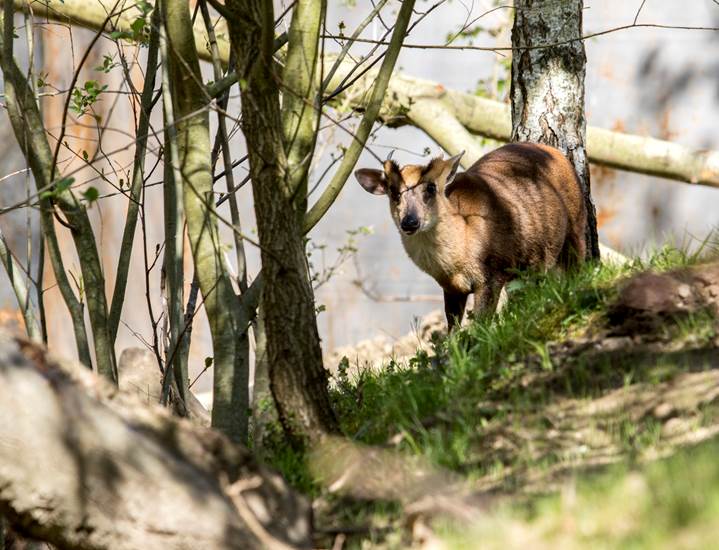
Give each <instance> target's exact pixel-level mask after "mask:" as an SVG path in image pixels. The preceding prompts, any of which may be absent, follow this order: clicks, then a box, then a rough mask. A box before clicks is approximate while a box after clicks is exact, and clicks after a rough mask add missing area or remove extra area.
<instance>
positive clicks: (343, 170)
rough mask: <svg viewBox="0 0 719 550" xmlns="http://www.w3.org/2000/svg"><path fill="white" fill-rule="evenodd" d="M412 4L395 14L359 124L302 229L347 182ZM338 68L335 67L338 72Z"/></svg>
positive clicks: (313, 221) (369, 128)
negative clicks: (388, 40) (390, 35)
mask: <svg viewBox="0 0 719 550" xmlns="http://www.w3.org/2000/svg"><path fill="white" fill-rule="evenodd" d="M413 7H414V0H407V1H405V2H403V3H402V7H401V8H400V10H399V13H398V14H397V21H396V22H395V27H394V31H393V32H392V39H391V40H390V45H389V47H388V48H387V52H386V54H385V58H384V61H383V62H382V67H380V70H379V72H378V73H377V74H375V78H374V82H373V83H372V88H371V89H372V94H371V96H370V99H369V102H368V103H367V105H366V110H365V113H364V116H363V117H362V121H361V122H360V125H359V128H357V132H356V134H355V135H354V137H353V139H352V143H351V145H350V146H349V147H348V148H347V151H346V152H345V154H344V157H343V159H342V163H341V164H340V166H339V168H337V171H336V172H335V175H334V176H333V177H332V180H331V181H330V183H329V184H328V185H327V187H326V188H325V190H324V191H323V192H322V195H321V196H320V198H319V199H317V202H316V203H315V204H314V205H313V206H312V208H311V209H310V211H309V212H308V213H307V216H306V217H305V221H304V228H303V229H304V232H305V233H307V232H308V231H310V230H311V229H312V228H313V227H314V226H315V225H316V224H317V222H318V221H320V219H322V216H324V215H325V213H326V212H327V210H328V209H329V207H330V206H332V204H333V203H334V201H335V199H336V198H337V196H338V195H339V193H340V191H341V190H342V188H343V187H344V184H345V183H346V182H347V178H349V176H350V174H351V173H352V170H353V169H354V167H355V164H357V159H358V158H359V156H360V154H361V153H362V150H363V149H364V146H365V143H366V141H367V138H368V137H369V134H370V132H371V131H372V126H373V125H374V123H375V120H376V119H377V116H378V115H379V111H380V107H381V106H382V102H383V100H384V98H385V92H386V90H387V86H388V84H389V81H390V77H391V76H392V71H393V70H394V65H395V62H396V61H397V57H398V56H399V51H400V49H401V48H402V42H403V41H404V37H405V33H406V31H407V26H408V25H409V20H410V18H411V17H412V8H413ZM340 72H341V71H339V70H338V71H337V72H336V73H335V76H337V75H338V74H339V73H340Z"/></svg>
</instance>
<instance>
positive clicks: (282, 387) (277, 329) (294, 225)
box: [226, 0, 337, 439]
mask: <svg viewBox="0 0 719 550" xmlns="http://www.w3.org/2000/svg"><path fill="white" fill-rule="evenodd" d="M226 9H227V11H228V13H229V18H228V23H229V28H230V39H231V41H232V47H233V48H234V49H235V53H236V56H237V74H238V75H239V77H240V91H241V95H242V131H243V133H244V134H245V139H246V142H247V150H248V154H249V157H250V174H251V176H252V192H253V195H254V200H255V214H256V217H257V229H258V234H259V240H260V246H261V258H262V277H263V286H262V297H261V307H262V310H263V312H264V329H265V333H266V337H267V352H266V353H267V362H268V365H269V377H270V387H271V389H272V395H273V396H274V398H275V404H276V405H277V410H278V413H279V416H280V420H281V422H282V425H283V427H284V429H285V432H286V433H287V434H288V435H291V436H300V437H309V438H310V439H317V438H319V437H321V436H322V435H324V434H325V433H328V432H334V431H336V430H337V421H336V419H335V416H334V413H333V411H332V407H331V404H330V399H329V392H328V388H327V373H326V371H325V369H324V366H323V364H322V351H321V349H320V339H319V334H318V331H317V320H316V318H315V309H314V297H313V293H312V287H311V285H310V280H309V275H308V267H307V258H306V256H305V248H304V237H303V231H302V216H301V214H302V212H300V211H299V210H298V208H300V207H299V206H298V203H302V202H303V201H297V200H296V187H294V186H293V185H292V178H291V177H290V175H289V174H288V173H287V166H288V164H287V157H286V154H285V150H284V146H283V144H284V138H283V131H282V130H283V126H282V118H281V115H280V97H279V86H278V82H279V77H278V75H277V74H276V72H275V71H276V68H275V65H274V61H273V58H272V54H273V52H274V47H273V41H274V14H273V9H272V2H266V1H265V0H232V1H228V2H227V3H226Z"/></svg>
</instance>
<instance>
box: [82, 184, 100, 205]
mask: <svg viewBox="0 0 719 550" xmlns="http://www.w3.org/2000/svg"><path fill="white" fill-rule="evenodd" d="M82 196H83V197H85V200H86V201H87V202H89V203H90V204H92V203H93V202H95V201H96V200H97V199H98V198H99V197H100V193H99V192H98V190H97V188H96V187H88V188H87V189H85V190H84V191H83V192H82Z"/></svg>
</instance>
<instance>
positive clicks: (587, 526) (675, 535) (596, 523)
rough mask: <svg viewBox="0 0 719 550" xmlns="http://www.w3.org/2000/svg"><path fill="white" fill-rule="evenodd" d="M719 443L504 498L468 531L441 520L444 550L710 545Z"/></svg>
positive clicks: (717, 503) (716, 529) (718, 509)
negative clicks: (556, 488)
mask: <svg viewBox="0 0 719 550" xmlns="http://www.w3.org/2000/svg"><path fill="white" fill-rule="evenodd" d="M718 453H719V442H717V441H712V442H709V443H705V444H702V445H699V446H697V447H692V448H687V449H683V450H681V451H680V452H678V453H677V454H675V455H674V456H672V457H671V458H668V459H664V460H659V461H656V462H653V463H649V464H644V465H642V466H640V467H634V466H627V465H626V464H622V465H618V466H614V467H610V468H609V469H608V471H605V472H602V473H601V474H598V475H596V474H595V475H590V476H586V477H585V478H582V479H580V480H578V481H576V482H570V483H568V484H566V485H565V488H564V490H563V491H561V492H560V493H558V494H553V495H550V496H543V497H535V498H532V499H529V500H525V501H523V502H520V503H517V502H511V501H508V502H507V503H505V504H504V505H501V506H499V507H498V508H496V509H494V510H493V511H491V512H488V513H485V514H482V516H481V517H480V518H479V520H478V521H477V522H476V523H475V524H474V525H473V526H472V528H470V529H467V528H466V526H457V525H453V524H451V523H444V524H440V525H439V526H437V527H436V528H437V534H438V535H439V537H440V539H442V540H443V541H444V542H445V544H447V547H448V548H458V549H459V548H462V549H471V548H477V547H479V545H478V544H477V541H481V548H487V549H491V548H518V547H521V546H524V547H531V548H537V549H541V548H560V547H561V548H567V549H571V548H636V549H641V548H647V549H649V548H652V549H654V548H672V549H674V548H713V547H715V546H716V540H717V537H719V523H718V522H717V521H716V518H717V517H719V515H718V514H719V462H718V461H717V460H716V457H717V454H718Z"/></svg>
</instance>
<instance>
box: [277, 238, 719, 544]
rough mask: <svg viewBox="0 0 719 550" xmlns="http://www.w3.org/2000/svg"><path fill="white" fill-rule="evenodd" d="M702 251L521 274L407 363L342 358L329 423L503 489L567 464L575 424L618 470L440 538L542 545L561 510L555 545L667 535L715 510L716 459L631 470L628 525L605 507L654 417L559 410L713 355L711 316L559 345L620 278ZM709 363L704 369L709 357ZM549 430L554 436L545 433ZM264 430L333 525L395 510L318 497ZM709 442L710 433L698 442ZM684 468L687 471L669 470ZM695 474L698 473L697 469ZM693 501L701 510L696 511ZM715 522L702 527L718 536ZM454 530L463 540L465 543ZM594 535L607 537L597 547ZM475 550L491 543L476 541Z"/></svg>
mask: <svg viewBox="0 0 719 550" xmlns="http://www.w3.org/2000/svg"><path fill="white" fill-rule="evenodd" d="M715 249H716V246H715V245H714V244H713V243H709V244H708V243H704V245H703V246H702V247H700V250H699V251H697V252H694V253H688V252H686V251H682V250H679V249H676V248H671V247H665V248H663V249H660V250H658V251H657V252H655V253H654V254H652V255H651V256H650V257H649V259H647V260H644V261H642V260H635V261H634V262H632V263H631V264H629V265H625V266H621V267H619V266H612V265H601V266H596V265H590V264H588V265H585V266H584V267H582V268H581V269H580V270H579V271H578V272H576V273H572V274H569V275H563V274H559V273H550V274H543V275H540V274H525V275H523V276H522V277H520V278H519V279H517V280H516V281H514V282H513V283H512V284H511V285H510V286H509V288H508V293H509V301H508V304H507V306H506V307H505V309H504V310H503V312H502V313H501V315H499V316H495V317H494V318H493V319H479V320H475V321H474V322H472V323H470V324H469V325H468V326H467V327H465V328H463V329H462V330H461V331H459V332H457V333H455V334H453V335H452V336H451V337H450V338H437V339H436V340H435V342H434V350H433V351H434V353H431V354H428V353H426V352H420V353H418V354H417V355H416V356H415V357H413V358H412V359H411V360H410V361H409V362H408V363H407V364H400V363H395V362H389V363H388V364H387V365H386V368H384V369H382V370H381V371H379V372H378V371H371V370H366V371H363V372H360V373H359V374H357V375H350V374H349V372H350V370H351V369H349V365H348V364H347V363H346V361H345V363H344V364H341V365H340V368H339V371H338V374H337V375H336V376H335V379H334V381H333V382H334V383H333V389H332V399H333V404H334V407H335V410H336V412H337V414H338V417H339V419H340V422H341V427H342V430H343V432H344V433H345V435H346V436H348V437H349V438H351V439H353V440H355V441H357V442H360V443H364V444H369V445H381V446H385V447H386V446H390V447H393V448H394V449H396V450H398V451H399V452H400V453H404V454H409V455H413V456H416V457H420V458H421V459H423V460H425V461H427V462H429V463H430V464H432V465H434V466H437V467H440V468H443V469H448V470H451V471H453V472H455V473H459V474H461V475H462V476H463V477H464V478H465V479H466V480H467V481H468V482H469V483H479V482H480V481H482V482H483V483H484V485H482V486H484V487H491V488H492V489H493V490H494V491H497V490H498V491H499V492H500V493H503V494H508V495H512V494H514V495H516V494H519V493H523V492H525V491H526V489H527V487H528V481H527V480H528V479H529V478H530V477H535V478H536V477H537V474H538V473H539V474H546V477H548V478H549V477H551V475H553V474H552V472H553V471H554V469H557V468H560V467H561V468H564V467H565V466H567V465H570V466H571V465H573V464H575V463H578V462H577V459H576V457H575V455H576V456H579V455H581V453H583V452H584V451H582V450H581V448H582V447H585V446H586V445H584V444H583V445H580V446H577V445H575V446H572V445H565V444H564V443H563V439H562V437H564V439H567V438H571V437H573V436H574V434H575V433H581V434H582V437H584V441H585V443H586V442H589V443H588V445H589V448H590V450H589V453H590V454H591V452H593V448H592V445H593V441H594V440H597V441H599V443H597V445H598V446H599V447H601V446H604V447H603V449H602V451H603V452H604V451H606V450H607V449H610V450H611V453H613V455H614V458H613V459H612V460H615V459H618V460H623V461H624V464H625V466H623V467H620V468H615V469H614V470H613V471H612V473H610V474H606V477H599V478H596V479H595V478H592V480H591V481H590V482H587V483H586V484H585V483H584V482H582V483H580V489H578V495H579V496H578V497H577V504H576V505H574V504H573V505H572V506H574V508H572V511H571V513H569V515H567V512H566V506H567V504H566V502H565V501H564V500H562V498H561V497H559V496H556V495H555V496H553V497H545V498H543V499H539V500H536V499H533V500H531V502H532V504H531V505H527V506H525V507H524V508H521V507H520V508H517V507H516V506H515V505H514V504H511V505H510V506H509V507H508V508H502V509H501V510H500V511H499V512H498V513H497V514H495V515H492V517H490V518H489V519H488V520H487V522H485V523H486V525H485V524H484V523H483V524H482V525H480V526H478V528H477V529H475V530H473V531H471V532H468V533H467V532H465V533H462V532H461V530H457V529H456V528H454V527H451V526H449V527H447V528H446V529H445V531H443V536H444V537H445V539H446V541H449V542H450V543H452V544H454V543H456V547H458V548H465V547H467V548H469V547H471V546H467V545H465V544H466V543H467V540H479V539H477V538H474V537H478V536H481V537H485V535H487V532H488V531H491V532H492V533H494V534H492V535H491V536H489V538H487V539H484V538H482V539H481V540H483V541H484V540H488V541H497V544H496V545H495V546H496V547H511V546H513V544H509V543H508V540H509V539H507V538H506V537H504V536H498V535H497V534H496V533H495V531H497V530H498V531H502V529H503V528H504V527H503V526H507V529H506V530H505V531H506V533H509V534H511V533H512V532H515V531H516V532H517V533H519V535H521V536H525V535H526V536H528V537H530V538H529V539H527V541H535V540H545V541H547V544H546V547H554V546H555V542H561V541H563V540H564V539H563V538H562V537H564V536H565V535H566V533H565V527H566V526H565V525H564V524H563V523H562V521H564V518H565V517H570V519H571V518H574V519H571V521H574V522H575V524H573V525H574V527H572V529H575V531H572V533H573V534H572V537H574V538H573V539H572V540H573V541H574V543H573V544H574V545H572V544H569V545H568V547H585V546H586V545H588V546H590V547H615V546H616V545H620V546H626V547H636V548H645V547H649V546H651V543H652V542H653V541H654V539H653V538H652V537H655V536H658V537H660V538H659V539H657V540H664V539H663V538H662V537H663V535H661V533H659V531H661V529H665V530H669V531H671V532H672V533H673V536H674V535H676V536H679V534H680V531H681V530H682V529H683V527H682V528H681V529H679V528H677V529H675V528H674V527H672V526H673V525H675V523H671V522H680V523H681V522H682V521H683V522H685V523H684V524H682V525H690V524H692V525H693V524H694V523H697V522H699V523H701V522H706V521H708V520H707V518H708V517H709V516H706V515H705V513H704V512H703V511H702V510H703V508H702V507H703V506H704V505H708V506H710V507H711V509H712V510H714V509H715V507H716V506H717V503H719V483H718V482H719V467H714V465H713V463H712V461H711V460H710V459H709V458H708V457H709V455H710V451H704V450H702V451H701V452H700V454H698V455H696V456H697V457H698V458H697V460H698V462H697V467H698V468H699V470H695V469H694V466H692V467H691V468H689V467H688V466H687V464H688V463H689V462H690V461H693V460H694V457H695V454H694V452H693V451H686V452H685V453H684V454H682V455H680V456H678V457H677V458H675V459H672V460H670V461H668V462H661V463H657V464H656V465H652V466H647V467H642V468H643V469H642V470H641V479H643V480H644V481H643V482H642V483H643V484H644V485H642V487H643V489H641V491H642V492H641V494H640V495H639V497H637V498H636V499H634V500H633V502H632V503H631V510H627V511H626V514H627V518H630V519H631V521H630V519H626V518H624V517H623V514H621V513H619V512H614V511H612V506H611V505H610V503H611V502H613V501H614V500H616V499H626V498H627V497H626V495H625V494H624V493H623V491H624V492H626V491H633V490H635V489H636V488H635V487H634V486H633V485H632V483H633V482H632V479H635V477H636V476H635V475H634V473H635V470H631V468H637V467H639V466H638V465H640V464H643V458H644V457H645V456H648V453H650V451H652V450H656V449H658V448H659V446H660V444H661V439H662V422H661V421H657V420H656V419H654V418H651V417H646V415H645V416H643V417H641V418H639V419H637V418H636V417H633V416H631V414H630V412H626V413H625V412H623V409H622V407H625V405H621V403H620V405H621V406H618V408H617V412H615V413H614V414H613V416H611V417H607V418H597V417H596V416H595V415H593V414H590V413H586V414H585V413H583V412H581V407H575V408H577V410H579V412H576V411H575V413H572V414H575V416H574V417H572V416H571V415H569V416H568V415H567V413H566V411H564V412H563V409H562V407H563V406H564V405H563V404H566V403H568V402H569V403H579V404H587V403H589V404H591V403H592V400H593V399H596V398H599V397H600V396H603V395H607V394H608V393H611V392H612V391H615V390H618V389H621V388H629V387H636V385H637V384H640V383H642V384H649V385H658V384H662V383H664V382H666V381H668V380H672V379H673V377H674V376H676V375H677V374H678V373H681V372H685V371H700V370H702V369H706V368H708V367H710V366H711V363H712V361H711V360H710V359H711V357H710V356H709V355H707V352H706V350H707V349H711V350H712V353H713V354H714V355H713V356H714V357H715V351H713V350H714V348H713V347H712V346H713V342H714V341H715V339H716V338H717V323H716V319H715V317H714V316H713V315H712V314H711V313H709V312H706V311H700V312H697V313H695V314H692V315H688V316H684V317H682V318H679V319H675V320H674V322H672V323H668V324H666V325H662V326H661V327H660V332H661V334H658V335H657V337H658V338H659V339H661V340H662V341H664V342H668V344H667V345H664V346H663V347H661V349H658V350H657V349H655V348H652V347H651V346H637V347H630V348H624V349H620V350H612V349H606V350H600V351H597V352H592V353H579V354H576V353H575V354H565V353H564V352H562V348H561V343H564V342H568V341H570V342H571V341H578V340H581V339H582V338H584V339H591V338H592V337H593V336H594V335H596V334H600V335H601V334H603V329H604V326H605V323H606V316H605V313H606V311H607V307H608V305H609V304H610V303H611V302H612V300H613V299H614V298H615V296H616V294H617V292H618V290H617V289H618V283H619V281H621V279H623V278H625V277H627V276H629V275H631V274H633V273H637V272H640V271H644V270H647V269H652V270H655V271H666V270H670V269H676V268H680V267H685V266H689V265H692V264H696V263H698V262H700V261H702V260H703V259H705V258H706V257H707V251H709V254H711V255H714V254H715ZM713 363H714V366H716V360H715V359H714V360H713ZM582 406H584V405H582ZM631 406H634V405H632V404H631V403H630V404H627V405H626V408H627V411H630V410H631ZM717 418H719V404H717V403H714V402H711V403H702V404H701V405H700V407H699V411H698V418H697V420H696V424H697V425H698V426H701V425H705V424H708V423H711V422H713V421H714V420H716V419H717ZM550 432H551V433H559V434H560V435H561V437H556V436H551V437H549V436H547V437H545V435H546V434H549V433H550ZM269 434H270V435H269V436H268V439H267V440H266V441H265V442H264V448H265V449H266V450H267V457H268V461H269V462H270V463H271V464H272V465H273V466H275V467H277V468H278V469H279V470H280V471H281V472H283V474H284V475H285V478H286V479H288V480H289V481H290V483H292V484H293V485H294V486H295V487H297V488H298V489H299V490H301V491H302V492H304V493H305V494H308V495H310V496H312V497H317V496H320V495H322V496H323V498H324V499H325V501H326V502H328V503H329V504H328V508H331V509H332V510H333V511H332V512H331V513H330V514H329V515H330V516H332V517H333V518H334V519H333V520H332V521H336V522H339V523H342V522H346V521H349V522H350V523H352V521H350V518H355V520H357V518H362V520H361V521H370V522H371V523H374V524H375V525H376V524H377V522H380V523H382V522H384V523H385V524H386V522H387V521H390V523H391V518H392V517H394V518H395V519H396V518H397V517H399V515H400V509H399V508H397V507H392V506H391V505H389V507H388V505H387V504H386V503H378V502H374V503H372V502H369V503H368V502H363V503H359V504H358V503H354V504H352V505H349V504H348V503H347V502H346V501H342V500H341V499H339V498H338V497H335V496H328V495H326V494H325V493H324V492H323V490H322V488H321V487H319V486H318V485H317V483H316V482H315V480H313V479H312V477H311V476H310V474H309V470H308V468H307V463H306V460H305V456H304V455H303V454H302V453H301V452H298V451H296V450H293V449H290V448H289V447H288V446H287V445H286V444H285V443H284V440H283V437H282V434H281V431H280V430H279V429H277V430H274V432H273V431H272V430H270V432H269ZM565 436H566V437H565ZM717 447H719V443H717V444H714V446H710V447H708V448H710V449H713V450H717ZM607 452H609V451H607ZM697 452H699V451H697ZM577 453H579V454H577ZM611 453H610V454H611ZM580 458H581V457H580ZM682 461H683V462H682ZM579 462H581V460H579ZM683 468H686V469H687V470H692V473H690V474H688V475H684V476H683V477H682V475H680V474H681V472H682V469H683ZM569 470H570V471H571V470H572V468H569ZM630 473H631V475H630ZM530 474H531V475H530ZM575 474H576V475H580V476H581V475H583V474H581V470H575ZM637 475H640V474H637ZM662 476H679V477H681V478H682V479H681V480H679V481H676V482H675V481H673V480H671V481H670V483H669V485H667V486H666V487H665V486H663V485H662V486H661V487H654V485H653V483H654V482H653V480H655V479H659V478H661V477H662ZM702 476H704V477H706V479H703V478H702V479H699V477H702ZM487 480H490V481H489V482H487ZM495 481H496V482H495ZM704 482H706V483H713V485H712V489H711V490H712V493H711V494H709V495H702V496H701V497H699V496H697V495H696V494H694V496H692V494H693V493H692V487H693V484H695V483H700V484H701V483H704ZM487 483H489V484H487ZM599 497H601V499H603V500H602V502H606V503H607V504H606V506H605V505H604V504H600V505H598V510H597V511H596V512H590V511H587V510H588V509H589V508H591V505H592V502H594V500H593V499H595V498H597V499H598V498H599ZM692 499H694V500H692ZM696 499H699V501H698V502H700V503H701V506H699V507H697V505H696V502H695V501H696ZM664 500H666V501H667V504H666V509H664V508H663V509H662V511H661V512H660V514H664V515H666V517H664V516H662V517H663V519H666V521H667V522H670V523H668V524H667V525H665V526H662V527H661V528H660V529H659V530H657V529H653V528H652V529H649V530H648V531H646V532H645V531H642V525H644V524H646V525H648V526H652V523H653V520H652V518H651V510H652V507H653V506H659V505H661V506H665V504H664V503H663V502H664ZM684 501H688V502H689V504H687V505H686V506H690V508H688V509H687V510H688V511H687V512H686V514H687V516H686V517H685V516H682V514H683V513H684V512H682V511H681V509H680V508H681V506H679V504H681V503H683V502H684ZM623 504H624V503H623ZM626 504H627V506H629V503H626ZM682 506H683V505H682ZM585 507H586V509H587V510H585ZM604 508H606V509H604ZM619 509H621V507H619ZM572 514H575V515H574V516H573V515H572ZM370 518H372V519H370ZM388 518H390V519H389V520H388ZM682 518H683V519H682ZM615 520H616V521H619V523H620V524H621V525H624V523H627V522H629V523H630V524H629V523H628V526H627V527H626V528H625V527H621V529H619V531H617V533H619V534H614V535H612V534H611V533H609V531H610V530H611V529H612V527H611V522H612V521H615ZM587 522H588V523H587ZM592 522H594V523H592ZM622 522H623V523H622ZM585 524H587V525H588V526H587V525H585ZM518 525H519V526H521V529H520V527H517V526H518ZM497 526H499V527H497ZM577 529H578V530H579V531H577ZM475 531H476V532H475ZM505 531H502V532H503V533H504V532H505ZM570 531H571V530H570ZM650 531H651V532H650ZM716 531H717V529H716V528H712V529H711V532H712V533H715V534H719V533H717V532H716ZM652 533H654V534H652ZM656 533H659V534H656ZM519 535H518V536H519ZM467 536H471V537H473V538H471V539H466V537H467ZM567 536H569V535H567ZM604 537H607V538H606V541H609V542H607V543H606V544H605V542H604ZM672 540H674V539H672ZM687 540H689V539H687ZM453 541H454V542H453ZM509 542H511V541H509ZM679 542H681V541H679ZM583 543H587V544H586V545H584V544H583ZM678 545H679V546H680V547H681V544H678ZM483 547H485V545H484V542H483ZM486 547H492V545H491V544H489V543H488V545H487V546H486ZM533 547H541V545H539V546H533Z"/></svg>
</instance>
